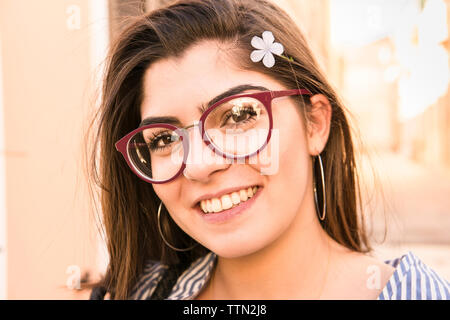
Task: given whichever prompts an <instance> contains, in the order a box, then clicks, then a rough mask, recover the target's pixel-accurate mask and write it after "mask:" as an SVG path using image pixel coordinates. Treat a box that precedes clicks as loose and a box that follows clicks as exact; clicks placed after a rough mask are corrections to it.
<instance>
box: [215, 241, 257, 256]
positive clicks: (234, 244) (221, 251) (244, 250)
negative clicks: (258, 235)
mask: <svg viewBox="0 0 450 320" xmlns="http://www.w3.org/2000/svg"><path fill="white" fill-rule="evenodd" d="M264 247H265V246H264V244H262V243H261V241H258V243H256V242H254V243H250V242H249V241H242V240H239V241H224V242H223V243H215V244H214V245H210V246H208V249H210V250H211V251H212V252H214V253H215V254H216V255H218V256H219V257H221V258H226V259H234V258H240V257H244V256H248V255H251V254H253V253H255V252H257V251H259V250H261V249H263V248H264Z"/></svg>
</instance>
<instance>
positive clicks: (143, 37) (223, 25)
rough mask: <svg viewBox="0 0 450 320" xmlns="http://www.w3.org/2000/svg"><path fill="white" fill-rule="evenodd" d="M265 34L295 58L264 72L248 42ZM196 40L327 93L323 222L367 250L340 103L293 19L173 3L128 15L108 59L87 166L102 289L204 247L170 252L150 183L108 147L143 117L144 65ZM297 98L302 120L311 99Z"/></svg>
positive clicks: (258, 6)
mask: <svg viewBox="0 0 450 320" xmlns="http://www.w3.org/2000/svg"><path fill="white" fill-rule="evenodd" d="M265 30H270V31H271V32H272V33H273V34H274V37H275V39H276V41H277V42H280V43H282V44H283V46H284V48H285V54H286V55H287V56H289V57H292V58H293V60H294V61H293V62H291V61H288V60H283V59H280V61H278V60H277V63H276V64H275V66H274V67H272V68H270V69H269V68H266V67H264V66H263V64H262V63H253V62H251V61H250V59H249V57H250V53H251V51H252V50H253V48H252V47H251V45H250V42H251V39H252V37H253V36H255V35H259V36H261V34H262V32H263V31H265ZM202 40H215V41H218V42H221V43H224V44H227V45H230V46H231V50H230V51H227V52H229V54H230V55H231V57H234V61H236V65H238V66H239V67H240V68H242V69H244V70H254V71H258V72H261V73H264V74H266V75H268V76H270V77H272V78H273V79H275V80H277V81H279V82H281V83H282V84H283V85H284V86H286V88H299V87H301V88H307V89H309V90H310V91H311V92H312V93H313V94H315V93H321V94H323V95H325V96H326V97H327V98H328V99H329V101H330V103H331V107H332V118H331V129H330V135H329V138H328V141H327V144H326V146H325V149H324V150H323V151H322V153H321V156H322V159H323V163H324V167H325V184H326V186H327V192H326V201H327V212H326V219H325V221H323V222H322V227H323V228H324V230H325V231H326V232H327V233H328V234H329V236H330V237H331V238H333V239H335V240H336V241H337V242H339V243H340V244H342V245H344V246H346V247H347V248H350V249H351V250H354V251H358V252H367V251H370V246H369V243H368V239H367V236H366V231H365V229H364V223H363V221H362V216H361V215H359V214H358V212H359V209H360V208H361V199H360V192H359V184H358V173H357V168H356V164H355V154H354V148H353V141H352V136H351V129H350V127H349V124H348V121H347V118H346V115H345V113H346V112H345V108H344V106H343V104H342V103H341V102H340V101H339V99H338V97H337V95H336V94H335V92H334V90H333V89H332V87H331V86H330V84H329V83H328V82H327V80H326V78H325V76H324V75H323V73H322V72H321V70H320V69H319V68H318V64H317V62H316V61H315V59H314V57H313V55H312V53H311V50H310V49H309V47H308V45H307V43H306V41H305V39H304V37H303V35H302V33H301V31H300V30H299V29H298V27H297V26H296V25H295V23H294V22H293V21H292V20H291V19H290V17H289V16H288V15H287V14H286V13H285V12H284V11H283V10H281V9H280V8H278V7H277V6H275V5H274V4H272V3H270V2H268V1H266V0H184V1H177V2H174V3H173V4H172V5H169V6H167V7H164V8H161V9H158V10H155V11H153V12H150V13H149V14H146V15H142V16H140V17H138V18H137V19H136V20H135V21H133V22H132V23H131V24H130V25H129V26H128V27H127V28H125V29H124V31H123V32H122V33H121V34H120V36H119V37H118V38H117V39H116V40H115V43H114V44H113V45H112V47H111V49H110V54H109V56H108V60H107V67H106V72H105V77H104V83H103V88H102V101H101V106H100V109H99V111H98V113H97V114H96V118H95V123H96V126H95V128H96V130H97V131H96V138H95V141H94V143H93V144H92V147H93V150H92V154H91V155H92V156H91V159H90V161H91V162H90V163H91V178H92V179H93V180H94V181H95V182H96V183H97V184H98V186H100V189H99V190H100V193H99V201H100V204H101V211H102V214H103V216H102V220H103V221H102V223H103V226H104V231H105V233H106V242H107V248H108V252H109V266H108V269H107V273H106V276H105V279H104V281H103V285H104V286H105V288H106V290H107V291H108V292H110V293H111V297H112V298H113V299H126V298H129V294H130V291H131V289H132V288H133V286H134V285H135V284H136V281H137V279H138V277H139V275H140V274H141V272H142V271H143V267H144V265H145V262H146V261H147V260H148V259H153V260H157V261H161V262H162V263H164V264H167V265H169V266H174V265H183V266H187V265H189V263H190V262H192V261H193V260H194V259H196V258H198V257H200V256H202V255H204V254H206V253H207V252H208V250H207V249H206V248H204V247H202V246H197V247H196V248H195V249H193V250H192V251H190V252H188V253H183V252H175V251H173V250H172V249H170V248H168V247H167V246H165V245H164V243H163V242H162V240H161V238H160V236H159V233H158V229H157V224H156V223H157V218H156V217H157V208H158V205H159V203H160V200H159V198H158V197H157V195H156V194H155V192H154V190H153V187H152V185H151V184H148V183H146V182H144V181H142V180H140V179H139V178H138V177H137V176H136V175H134V174H133V172H132V171H131V170H130V169H129V168H128V167H127V165H126V163H125V161H124V159H123V158H122V157H121V154H120V153H119V152H117V151H116V150H115V148H114V143H115V142H116V141H117V140H119V139H120V138H121V137H122V136H124V135H125V134H126V133H128V132H130V131H131V130H133V129H135V128H136V127H137V126H138V125H139V122H140V120H141V119H140V112H139V110H140V104H141V100H142V91H143V90H142V80H143V74H144V71H145V70H146V69H147V68H148V67H149V66H150V65H151V64H152V63H154V62H156V61H158V60H159V59H162V58H168V57H178V56H180V55H181V54H182V53H183V52H185V50H186V49H187V48H189V47H190V46H192V45H194V44H195V43H198V42H199V41H202ZM244 57H245V58H244ZM276 59H279V58H278V57H277V58H276ZM298 100H299V108H302V111H303V114H304V118H305V120H308V118H309V116H308V115H309V112H310V111H311V110H310V104H309V102H308V101H306V103H304V102H303V101H301V100H300V99H298ZM162 224H164V230H168V234H167V235H165V236H166V237H167V239H168V241H169V242H170V243H172V244H173V245H175V246H177V247H187V246H189V245H190V243H191V242H190V241H193V240H192V239H190V237H188V236H187V235H186V234H185V233H184V232H183V231H182V230H181V229H180V228H178V227H177V226H176V224H175V223H174V222H173V221H171V220H170V219H168V220H167V221H162Z"/></svg>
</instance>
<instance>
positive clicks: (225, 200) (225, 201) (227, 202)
mask: <svg viewBox="0 0 450 320" xmlns="http://www.w3.org/2000/svg"><path fill="white" fill-rule="evenodd" d="M220 202H222V209H223V210H226V209H230V208H231V207H232V206H233V202H231V197H230V196H229V195H227V194H226V195H224V196H222V198H220Z"/></svg>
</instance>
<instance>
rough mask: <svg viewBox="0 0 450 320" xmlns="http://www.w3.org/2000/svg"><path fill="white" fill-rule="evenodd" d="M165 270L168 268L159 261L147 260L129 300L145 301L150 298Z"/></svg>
mask: <svg viewBox="0 0 450 320" xmlns="http://www.w3.org/2000/svg"><path fill="white" fill-rule="evenodd" d="M167 269H168V266H167V265H165V264H162V263H161V262H159V261H155V260H148V261H147V262H146V264H145V267H144V269H143V271H142V274H141V275H140V277H139V279H138V281H137V282H136V284H135V285H134V288H133V290H132V291H131V293H130V299H132V300H145V299H147V298H148V297H150V296H151V295H152V293H153V291H154V290H155V288H156V286H157V284H158V282H159V281H160V280H161V278H162V277H163V275H164V273H165V272H166V270H167Z"/></svg>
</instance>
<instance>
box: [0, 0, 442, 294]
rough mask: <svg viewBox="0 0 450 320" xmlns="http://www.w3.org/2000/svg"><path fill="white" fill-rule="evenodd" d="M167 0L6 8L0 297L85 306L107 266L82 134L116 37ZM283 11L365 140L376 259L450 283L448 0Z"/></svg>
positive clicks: (312, 5) (0, 74) (0, 40)
mask: <svg viewBox="0 0 450 320" xmlns="http://www.w3.org/2000/svg"><path fill="white" fill-rule="evenodd" d="M166 2H169V1H164V0H147V1H144V0H109V1H107V0H92V1H89V0H45V1H39V2H38V1H31V0H29V1H14V0H0V298H8V299H50V298H55V299H72V298H73V299H81V298H86V297H87V296H88V294H89V293H88V291H86V290H76V289H77V288H79V284H80V281H81V282H83V281H84V282H90V281H92V280H94V279H95V278H96V276H97V275H98V274H99V273H101V272H102V271H103V270H104V268H105V265H106V264H107V256H106V255H105V252H104V249H103V247H102V242H101V240H99V238H98V236H97V229H96V227H95V219H94V218H93V217H92V212H91V211H92V209H91V207H90V203H89V198H88V195H87V191H86V182H85V178H84V176H83V173H82V156H81V154H82V153H81V151H82V147H83V134H84V130H85V128H86V125H87V123H86V122H87V118H88V115H89V114H90V113H91V112H92V111H93V110H95V106H96V102H95V101H96V100H95V90H96V88H97V87H98V86H99V81H100V80H99V79H100V75H101V70H102V61H103V58H104V55H105V51H106V48H107V46H108V43H109V41H110V39H114V37H115V36H116V35H117V34H118V32H120V30H121V28H123V25H124V23H125V22H126V20H127V19H128V18H130V17H133V16H135V15H138V14H139V13H140V12H141V11H142V10H143V11H147V12H148V11H151V10H154V9H157V8H158V7H160V6H161V5H164V4H165V3H166ZM274 2H275V3H277V4H279V5H280V6H281V7H282V8H284V9H285V10H286V11H287V12H288V13H289V14H290V15H291V16H292V18H293V19H294V20H295V21H296V23H297V24H298V25H299V26H300V27H301V29H302V30H303V31H304V33H305V35H306V37H307V38H308V40H309V42H310V45H311V48H312V49H313V51H314V53H315V55H316V57H317V59H318V60H319V63H320V65H321V67H322V69H323V70H324V72H325V73H326V74H327V75H328V77H329V79H330V82H331V83H332V85H333V86H334V88H335V89H336V91H337V92H338V94H339V96H340V98H341V99H342V100H343V101H344V102H345V105H346V106H347V108H348V109H349V112H350V113H351V115H352V117H351V121H352V123H353V124H354V126H355V128H357V129H355V130H358V131H355V135H356V136H357V137H360V139H361V140H362V141H363V143H364V144H363V145H359V147H358V150H359V153H360V160H361V163H362V169H363V176H364V181H365V192H364V195H363V196H364V203H365V205H366V209H367V216H368V218H369V221H370V222H373V224H371V226H373V227H372V231H373V238H374V244H375V249H376V250H375V254H376V255H378V256H379V257H380V258H386V259H387V258H392V257H395V256H399V255H401V254H403V253H405V251H407V250H412V251H413V252H415V253H416V254H418V255H419V257H421V258H422V259H423V260H424V261H425V262H426V263H428V264H429V265H431V266H432V267H433V268H435V269H436V270H437V271H438V272H439V273H441V274H442V275H444V276H445V277H447V279H450V232H448V230H449V229H450V209H449V208H450V199H449V197H448V195H449V194H450V96H449V95H450V93H449V61H450V60H449V54H450V45H449V43H450V42H449V34H450V29H449V28H450V23H449V20H450V0H397V1H390V0H314V1H313V0H274ZM371 168H374V169H375V173H376V175H375V176H374V174H373V171H371ZM377 175H378V180H376V179H375V178H376V176H377ZM377 181H378V185H377ZM377 186H381V187H382V189H380V188H378V187H377ZM380 190H382V191H383V193H381V192H379V191H380ZM385 226H387V227H388V229H387V234H385V233H384V230H385ZM384 238H385V239H384ZM383 239H384V240H385V241H384V243H382V241H381V240H383ZM377 241H378V242H377Z"/></svg>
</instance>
